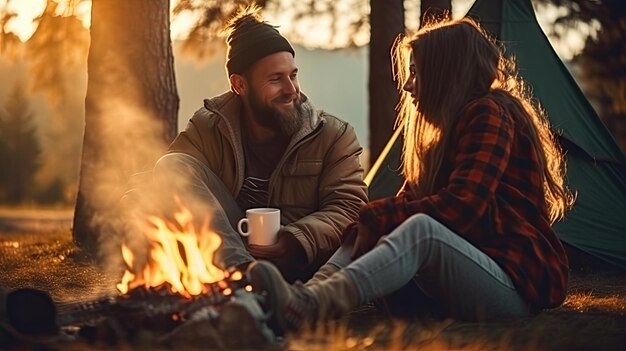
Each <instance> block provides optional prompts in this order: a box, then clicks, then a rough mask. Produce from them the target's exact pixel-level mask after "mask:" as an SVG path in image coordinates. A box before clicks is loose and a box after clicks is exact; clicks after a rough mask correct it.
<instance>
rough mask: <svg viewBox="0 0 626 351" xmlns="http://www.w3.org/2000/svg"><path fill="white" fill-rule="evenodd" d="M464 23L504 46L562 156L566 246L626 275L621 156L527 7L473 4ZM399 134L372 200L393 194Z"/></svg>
mask: <svg viewBox="0 0 626 351" xmlns="http://www.w3.org/2000/svg"><path fill="white" fill-rule="evenodd" d="M467 15H468V16H471V17H473V18H475V19H476V20H478V21H479V22H480V23H481V24H482V25H483V26H484V27H485V28H486V29H487V30H488V31H489V32H491V34H492V35H494V36H495V37H497V38H498V39H499V40H500V41H502V42H503V43H504V44H505V47H506V50H507V54H508V55H514V56H515V57H516V59H517V64H518V69H519V71H520V74H521V75H522V77H523V78H524V80H525V81H526V82H527V83H528V84H529V85H530V87H531V89H532V92H533V95H534V97H535V98H537V99H538V100H539V101H540V103H541V104H542V106H543V107H544V108H545V110H546V111H547V114H548V118H549V119H550V123H551V124H552V126H553V128H554V130H555V131H557V133H558V134H559V135H560V136H559V139H560V142H561V145H562V147H563V148H564V149H565V150H566V152H567V182H568V186H569V187H570V189H572V190H573V191H574V192H575V193H576V194H577V199H576V203H575V205H574V208H573V209H572V210H571V211H570V212H569V213H568V214H567V217H566V218H565V220H564V221H561V222H559V223H557V224H556V225H555V229H556V231H557V234H558V235H559V237H560V239H561V240H562V241H564V242H566V243H568V244H569V245H571V246H573V247H575V248H577V249H579V250H582V251H584V252H586V253H588V254H590V255H593V256H595V257H598V258H600V259H602V260H604V261H606V262H609V263H612V264H614V265H616V266H618V267H622V268H626V156H625V155H624V153H623V152H622V151H621V149H620V148H619V146H618V145H617V143H616V142H615V140H614V139H613V137H612V136H611V134H610V133H609V131H608V130H607V128H606V127H605V126H604V124H603V123H602V121H601V120H600V118H599V117H598V115H597V114H596V112H595V110H594V109H593V107H592V106H591V104H590V103H589V101H588V100H587V99H586V97H585V96H584V95H583V93H582V91H581V90H580V88H579V87H578V85H577V84H576V82H575V81H574V79H573V78H572V76H571V75H570V73H569V71H568V70H567V68H566V67H565V65H564V64H563V62H562V61H561V60H560V58H559V57H558V55H557V54H556V52H555V51H554V49H553V48H552V46H551V45H550V42H549V41H548V38H547V37H546V36H545V34H544V33H543V31H542V30H541V27H540V26H539V23H538V22H537V19H536V17H535V13H534V10H533V7H532V4H531V2H530V0H508V1H507V0H477V1H476V2H475V3H474V5H473V6H472V7H471V9H470V10H469V12H468V14H467ZM401 140H402V136H401V133H396V134H394V136H393V137H392V138H391V139H390V141H389V144H388V147H387V148H385V150H384V151H383V153H381V155H380V156H379V158H378V160H377V162H376V163H375V164H374V165H373V166H372V169H371V171H370V173H369V174H368V175H367V177H366V181H367V182H368V184H369V189H370V198H371V199H377V198H380V197H384V196H391V195H393V194H395V192H396V191H397V190H398V188H399V187H400V185H401V183H402V179H401V177H400V176H399V173H398V170H399V167H400V155H401V142H402V141H401Z"/></svg>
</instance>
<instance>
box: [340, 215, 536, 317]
mask: <svg viewBox="0 0 626 351" xmlns="http://www.w3.org/2000/svg"><path fill="white" fill-rule="evenodd" d="M352 246H353V242H352V243H350V242H346V243H344V244H343V245H342V246H341V247H340V248H339V250H338V251H337V252H336V253H335V254H334V255H333V256H332V257H331V258H330V260H329V261H328V263H329V264H332V265H335V266H337V267H339V268H343V271H344V272H345V273H346V274H347V275H348V276H349V277H350V279H351V280H352V282H353V283H354V285H355V287H356V289H357V292H358V295H359V299H360V301H359V303H360V304H363V303H367V302H370V301H373V300H375V299H378V298H382V297H385V296H388V295H389V294H391V293H394V292H397V291H399V290H401V289H407V288H409V289H410V288H411V285H413V283H414V284H415V285H417V287H418V288H419V289H415V290H421V291H417V293H416V294H415V295H414V296H409V297H408V298H409V299H411V298H415V299H418V298H420V297H421V296H422V298H423V296H424V295H425V296H426V297H427V298H429V299H431V300H432V301H434V302H436V303H438V304H440V305H441V306H443V308H444V309H445V310H446V312H447V313H449V314H450V315H452V316H455V317H459V318H462V319H469V320H480V319H488V318H494V317H522V316H528V315H529V314H530V311H529V308H528V304H527V303H526V302H525V301H524V300H523V299H522V298H521V297H520V296H519V294H518V293H517V291H516V290H515V287H514V286H513V283H512V281H511V279H510V278H509V276H508V275H507V274H506V273H505V272H504V271H503V270H502V269H501V268H500V267H499V266H498V265H497V264H496V262H495V261H493V260H492V259H491V258H490V257H489V256H487V255H486V254H484V253H483V252H482V251H480V250H478V249H477V248H476V247H474V246H473V245H472V244H470V243H469V242H468V241H466V240H465V239H463V238H462V237H460V236H459V235H457V234H455V233H454V232H452V231H450V230H449V229H448V228H447V227H445V226H444V225H442V224H441V223H439V222H437V221H436V220H434V219H433V218H431V217H429V216H428V215H425V214H417V215H414V216H412V217H410V218H408V219H407V220H406V221H405V222H404V223H402V224H401V225H400V226H398V227H397V228H396V229H395V230H394V231H392V232H391V233H390V234H389V235H387V236H386V237H385V238H384V239H383V240H382V242H381V243H380V244H379V245H377V246H376V247H374V248H373V249H372V250H371V251H369V252H368V253H366V254H365V255H363V256H361V257H360V258H358V259H356V260H355V261H351V259H350V255H351V253H352ZM419 295H421V296H419ZM405 296H406V295H405ZM411 302H412V301H406V304H407V305H408V304H410V303H411ZM395 303H396V304H402V303H404V301H396V302H395Z"/></svg>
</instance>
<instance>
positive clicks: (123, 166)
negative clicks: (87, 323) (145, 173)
mask: <svg viewBox="0 0 626 351" xmlns="http://www.w3.org/2000/svg"><path fill="white" fill-rule="evenodd" d="M91 11H92V12H91V13H92V16H91V47H90V49H89V57H88V61H87V65H88V68H87V73H88V83H87V96H86V99H85V133H84V136H83V151H82V152H83V153H82V159H81V169H80V181H79V189H78V197H77V201H76V208H75V213H74V226H73V238H74V241H75V242H76V243H77V244H78V245H79V246H81V247H82V248H84V249H85V251H86V252H87V253H89V254H95V253H96V249H97V248H98V246H99V238H104V237H105V236H108V235H113V234H115V233H112V232H109V230H115V229H112V228H110V225H111V223H113V221H114V218H115V215H114V211H112V209H114V208H115V207H116V206H115V205H116V203H117V201H118V200H119V199H120V197H121V195H122V194H123V191H124V187H125V183H126V182H127V180H128V178H129V176H130V175H131V174H133V173H135V172H138V171H142V170H146V169H149V168H150V167H152V165H153V164H154V162H155V161H156V159H157V158H158V157H159V156H160V155H161V154H162V153H163V151H164V150H165V148H166V146H167V144H169V142H170V141H171V140H173V138H174V137H175V135H176V133H177V130H176V129H177V128H176V126H177V114H178V106H179V99H178V93H177V91H176V81H175V76H174V56H173V52H172V44H171V40H170V20H169V0H132V1H128V0H93V2H92V10H91Z"/></svg>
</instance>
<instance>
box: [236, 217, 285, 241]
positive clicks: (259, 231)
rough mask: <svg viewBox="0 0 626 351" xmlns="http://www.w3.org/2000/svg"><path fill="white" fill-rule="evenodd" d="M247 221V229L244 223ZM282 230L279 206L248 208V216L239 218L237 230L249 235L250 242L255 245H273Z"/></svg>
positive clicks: (243, 234)
mask: <svg viewBox="0 0 626 351" xmlns="http://www.w3.org/2000/svg"><path fill="white" fill-rule="evenodd" d="M244 223H246V224H247V226H248V228H247V229H248V230H247V231H243V229H242V225H243V224H244ZM279 230H280V210H279V209H277V208H251V209H248V210H246V217H245V218H242V219H240V220H239V223H238V224H237V231H239V234H241V235H242V236H247V237H248V243H249V244H254V245H273V244H275V243H276V240H277V238H278V231H279Z"/></svg>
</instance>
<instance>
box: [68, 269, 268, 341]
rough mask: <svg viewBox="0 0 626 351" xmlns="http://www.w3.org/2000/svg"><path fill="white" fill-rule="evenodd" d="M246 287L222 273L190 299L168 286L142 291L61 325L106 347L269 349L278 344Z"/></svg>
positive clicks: (94, 306)
mask: <svg viewBox="0 0 626 351" xmlns="http://www.w3.org/2000/svg"><path fill="white" fill-rule="evenodd" d="M247 287H248V289H249V285H248V284H247V282H246V279H245V277H244V276H243V275H242V274H241V273H240V272H234V273H232V274H228V273H226V277H225V278H224V279H223V280H221V281H219V282H215V283H211V284H205V286H204V287H203V289H204V291H205V292H204V293H202V294H200V295H195V296H191V297H184V296H182V295H180V294H176V293H172V292H171V290H170V287H168V286H166V285H161V286H159V287H156V288H146V287H143V286H141V287H137V288H134V289H132V290H130V291H129V293H127V294H124V295H120V296H119V297H116V298H114V299H108V300H101V301H95V302H93V303H90V304H82V305H80V306H75V307H74V309H73V311H70V310H67V309H65V310H64V311H63V313H62V314H61V315H59V322H60V324H62V325H74V326H77V330H76V336H77V337H78V338H80V339H83V340H86V341H89V342H91V343H102V342H105V343H107V344H110V345H119V344H120V343H122V344H131V345H142V346H146V345H150V346H168V345H171V346H176V347H181V344H182V345H186V346H187V348H193V347H201V346H204V347H206V346H208V345H214V346H215V347H216V348H220V347H223V348H233V347H254V348H256V347H259V346H263V345H270V344H273V343H275V342H276V340H275V337H274V334H273V332H272V331H271V330H270V329H269V328H268V327H267V326H266V323H265V322H266V316H265V314H264V312H263V311H262V309H261V307H260V304H259V301H258V300H257V296H256V295H255V294H253V293H252V292H249V291H247V289H246V288H247ZM244 330H245V331H246V332H245V334H242V331H244ZM220 345H221V346H220Z"/></svg>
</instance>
